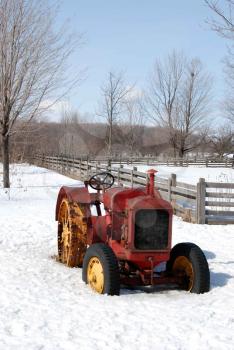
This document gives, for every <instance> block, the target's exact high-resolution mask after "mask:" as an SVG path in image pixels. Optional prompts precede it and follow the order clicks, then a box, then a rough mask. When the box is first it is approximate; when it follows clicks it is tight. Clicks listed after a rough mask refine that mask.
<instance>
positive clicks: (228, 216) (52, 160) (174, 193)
mask: <svg viewBox="0 0 234 350" xmlns="http://www.w3.org/2000/svg"><path fill="white" fill-rule="evenodd" d="M31 161H32V163H34V164H37V165H40V166H42V167H46V168H49V169H53V170H55V171H57V172H59V173H62V174H64V175H68V176H71V177H73V178H76V179H79V180H84V179H88V178H89V177H90V176H91V175H93V174H95V173H98V172H102V171H110V172H111V173H112V174H113V175H114V176H115V178H116V183H117V184H119V185H123V186H128V187H134V186H139V185H140V186H142V185H143V186H145V185H146V183H147V181H148V178H147V174H146V173H143V172H139V171H138V170H137V168H136V167H133V169H126V168H124V167H123V165H119V166H113V165H111V164H110V163H109V164H102V163H100V162H97V161H88V160H87V161H84V160H82V159H74V158H69V157H57V156H54V157H52V156H39V155H38V156H35V157H34V158H33V159H32V160H31ZM155 186H156V187H157V188H158V189H159V191H160V193H161V195H162V197H163V198H164V199H166V200H168V201H170V202H171V203H172V205H173V208H174V212H175V214H176V215H179V216H181V217H182V218H183V219H184V220H186V221H188V222H193V223H198V224H205V223H207V224H234V183H214V182H206V181H205V179H203V178H200V179H199V182H198V183H197V185H191V184H187V183H184V182H179V181H177V179H176V175H175V174H171V177H170V178H169V179H166V178H161V177H158V176H156V181H155Z"/></svg>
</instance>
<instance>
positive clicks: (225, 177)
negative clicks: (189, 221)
mask: <svg viewBox="0 0 234 350" xmlns="http://www.w3.org/2000/svg"><path fill="white" fill-rule="evenodd" d="M116 166H118V165H116ZM133 166H135V167H137V170H138V171H142V172H145V171H147V170H148V169H156V170H158V173H157V175H158V176H160V177H164V178H168V177H170V176H171V174H176V176H177V180H178V181H182V182H186V183H189V184H194V185H195V184H197V182H198V181H199V178H200V177H203V178H205V179H206V181H208V182H209V181H210V182H232V183H234V169H231V168H205V167H195V166H194V167H190V166H189V167H169V166H160V165H159V166H157V165H142V164H134V165H131V164H124V168H128V169H132V167H133Z"/></svg>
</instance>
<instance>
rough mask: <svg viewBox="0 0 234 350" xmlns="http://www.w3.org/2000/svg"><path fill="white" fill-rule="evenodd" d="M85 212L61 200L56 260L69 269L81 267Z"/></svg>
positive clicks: (84, 249) (85, 226) (77, 206)
mask: <svg viewBox="0 0 234 350" xmlns="http://www.w3.org/2000/svg"><path fill="white" fill-rule="evenodd" d="M84 216H85V211H84V208H82V207H81V206H80V205H79V204H78V203H76V202H68V200H67V199H63V200H62V202H61V205H60V208H59V213H58V258H59V261H60V262H62V263H63V264H66V265H67V266H69V267H75V266H82V263H83V258H84V254H85V252H86V248H87V223H86V220H85V219H84Z"/></svg>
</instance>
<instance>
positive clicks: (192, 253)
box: [166, 243, 210, 294]
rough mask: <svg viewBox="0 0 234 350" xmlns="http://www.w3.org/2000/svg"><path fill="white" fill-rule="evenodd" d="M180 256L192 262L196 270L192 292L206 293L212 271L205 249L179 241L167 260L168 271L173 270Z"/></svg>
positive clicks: (208, 288)
mask: <svg viewBox="0 0 234 350" xmlns="http://www.w3.org/2000/svg"><path fill="white" fill-rule="evenodd" d="M179 256H185V257H186V258H187V259H188V260H189V261H190V263H191V264H192V267H193V271H194V280H193V286H192V289H191V290H190V292H191V293H197V294H201V293H206V292H209V290H210V271H209V266H208V263H207V260H206V257H205V255H204V253H203V251H202V250H201V249H200V248H199V247H198V246H197V245H196V244H194V243H179V244H177V245H175V246H174V247H173V248H172V250H171V254H170V259H169V260H168V262H167V266H166V269H167V272H168V273H171V272H172V267H173V264H174V261H175V259H176V258H177V257H179Z"/></svg>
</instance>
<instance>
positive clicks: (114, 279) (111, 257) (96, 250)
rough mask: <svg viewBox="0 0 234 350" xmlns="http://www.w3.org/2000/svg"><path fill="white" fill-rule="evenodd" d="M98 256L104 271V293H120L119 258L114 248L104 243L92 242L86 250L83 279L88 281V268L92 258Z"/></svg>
mask: <svg viewBox="0 0 234 350" xmlns="http://www.w3.org/2000/svg"><path fill="white" fill-rule="evenodd" d="M93 257H97V258H98V259H99V260H100V262H101V264H102V267H103V271H104V290H103V293H102V294H108V295H119V291H120V273H119V265H118V260H117V258H116V256H115V254H114V252H113V250H112V249H111V248H110V247H109V246H107V245H106V244H104V243H95V244H92V245H91V246H90V247H89V248H88V249H87V251H86V253H85V256H84V261H83V269H82V279H83V281H84V282H85V283H87V268H88V264H89V261H90V259H91V258H93Z"/></svg>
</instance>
